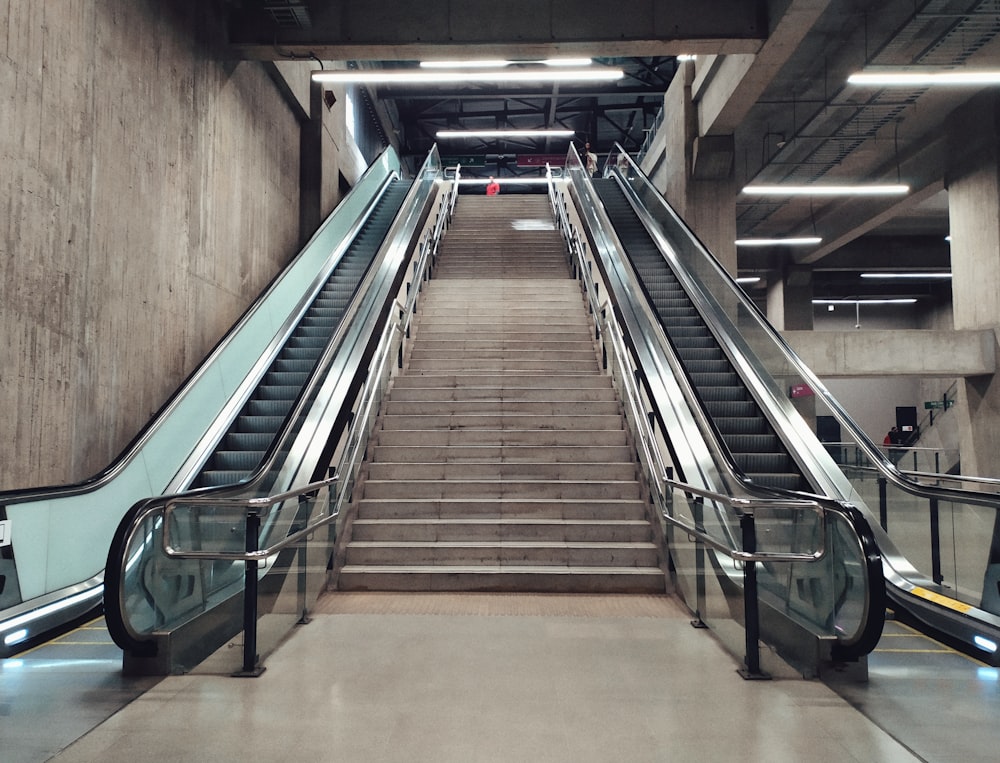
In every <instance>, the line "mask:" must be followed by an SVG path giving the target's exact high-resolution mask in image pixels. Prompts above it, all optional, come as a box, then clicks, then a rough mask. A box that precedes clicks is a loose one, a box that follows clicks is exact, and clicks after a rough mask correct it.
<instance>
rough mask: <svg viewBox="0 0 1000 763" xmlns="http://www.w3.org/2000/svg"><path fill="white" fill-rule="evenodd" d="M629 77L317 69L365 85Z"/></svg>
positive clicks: (317, 74)
mask: <svg viewBox="0 0 1000 763" xmlns="http://www.w3.org/2000/svg"><path fill="white" fill-rule="evenodd" d="M623 76H625V74H624V72H623V71H622V70H621V69H605V68H600V67H593V68H589V69H573V68H569V69H563V68H560V67H546V68H544V69H539V68H534V69H501V70H493V69H484V70H481V71H475V70H470V71H447V70H441V71H437V70H427V71H424V70H420V69H337V70H330V69H324V70H321V71H314V72H313V73H312V78H313V81H314V82H322V83H325V84H341V85H350V84H355V85H358V84H364V85H447V84H454V83H463V82H481V83H490V82H496V83H537V82H612V81H614V80H618V79H621V78H622V77H623Z"/></svg>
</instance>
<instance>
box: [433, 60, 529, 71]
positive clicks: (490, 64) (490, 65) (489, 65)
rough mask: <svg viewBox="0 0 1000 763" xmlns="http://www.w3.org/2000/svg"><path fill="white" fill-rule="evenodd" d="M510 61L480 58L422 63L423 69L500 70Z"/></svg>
mask: <svg viewBox="0 0 1000 763" xmlns="http://www.w3.org/2000/svg"><path fill="white" fill-rule="evenodd" d="M509 63H510V61H506V60H504V59H502V58H480V59H473V60H470V61H421V62H420V68H421V69H500V68H501V67H504V66H507V64H509Z"/></svg>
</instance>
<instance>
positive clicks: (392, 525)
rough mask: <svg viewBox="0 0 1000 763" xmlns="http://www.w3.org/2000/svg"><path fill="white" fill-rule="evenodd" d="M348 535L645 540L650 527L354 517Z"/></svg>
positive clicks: (427, 539)
mask: <svg viewBox="0 0 1000 763" xmlns="http://www.w3.org/2000/svg"><path fill="white" fill-rule="evenodd" d="M351 539H352V542H353V541H375V540H378V541H410V542H418V541H419V542H423V543H431V542H434V541H466V540H492V541H501V540H504V541H523V540H546V541H549V542H552V541H566V542H575V543H579V542H583V541H590V542H595V541H604V542H614V543H648V542H650V540H651V539H652V531H651V529H650V526H649V522H647V521H646V520H644V519H600V520H597V519H533V518H529V517H507V518H490V519H476V518H473V517H462V518H459V519H437V518H428V519H356V520H355V521H354V523H353V524H352V525H351Z"/></svg>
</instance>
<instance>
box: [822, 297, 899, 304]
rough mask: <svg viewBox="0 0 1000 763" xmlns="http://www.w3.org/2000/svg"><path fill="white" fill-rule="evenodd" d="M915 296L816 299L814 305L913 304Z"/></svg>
mask: <svg viewBox="0 0 1000 763" xmlns="http://www.w3.org/2000/svg"><path fill="white" fill-rule="evenodd" d="M916 301H917V300H916V299H915V298H914V297H905V298H899V299H814V300H813V301H812V303H813V304H814V305H912V304H913V303H914V302H916Z"/></svg>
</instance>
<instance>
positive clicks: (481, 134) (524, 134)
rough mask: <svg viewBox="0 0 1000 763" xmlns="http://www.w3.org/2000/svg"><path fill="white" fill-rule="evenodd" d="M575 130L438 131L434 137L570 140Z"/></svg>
mask: <svg viewBox="0 0 1000 763" xmlns="http://www.w3.org/2000/svg"><path fill="white" fill-rule="evenodd" d="M574 135H576V131H575V130H518V129H513V128H512V129H509V130H438V131H437V133H435V136H436V137H438V138H441V139H446V138H572V137H573V136H574Z"/></svg>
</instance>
